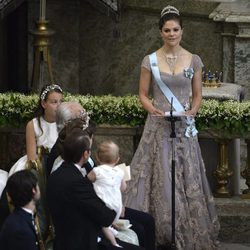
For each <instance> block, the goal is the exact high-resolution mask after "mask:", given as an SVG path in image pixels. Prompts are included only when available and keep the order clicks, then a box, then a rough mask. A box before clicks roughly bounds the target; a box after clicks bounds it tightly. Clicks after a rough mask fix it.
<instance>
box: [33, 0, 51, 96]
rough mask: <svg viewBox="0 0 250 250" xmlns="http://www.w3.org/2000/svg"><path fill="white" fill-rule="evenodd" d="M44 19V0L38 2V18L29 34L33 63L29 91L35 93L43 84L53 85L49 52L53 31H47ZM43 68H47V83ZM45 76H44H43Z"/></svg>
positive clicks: (46, 22)
mask: <svg viewBox="0 0 250 250" xmlns="http://www.w3.org/2000/svg"><path fill="white" fill-rule="evenodd" d="M45 18H46V0H40V16H39V20H38V21H36V29H35V30H31V31H30V33H31V34H32V35H33V37H34V42H33V45H34V63H33V72H32V80H31V85H30V90H31V91H32V92H36V91H37V90H38V89H39V88H41V86H42V85H44V84H45V83H50V84H53V83H54V78H53V73H52V66H51V58H50V52H49V45H50V38H51V36H52V35H53V34H54V31H52V30H50V29H48V23H49V21H47V20H45ZM44 67H47V71H48V78H49V80H48V81H46V82H45V81H44ZM45 75H46V74H45Z"/></svg>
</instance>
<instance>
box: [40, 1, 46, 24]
mask: <svg viewBox="0 0 250 250" xmlns="http://www.w3.org/2000/svg"><path fill="white" fill-rule="evenodd" d="M45 13H46V0H40V20H43V21H44V20H45Z"/></svg>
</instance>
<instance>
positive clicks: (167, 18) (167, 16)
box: [159, 13, 183, 30]
mask: <svg viewBox="0 0 250 250" xmlns="http://www.w3.org/2000/svg"><path fill="white" fill-rule="evenodd" d="M170 20H174V21H177V22H178V23H179V24H180V26H181V29H182V28H183V25H182V18H181V17H180V15H177V14H175V13H166V14H165V15H163V16H162V17H161V18H160V20H159V29H160V30H162V27H163V25H164V24H165V23H166V22H167V21H170Z"/></svg>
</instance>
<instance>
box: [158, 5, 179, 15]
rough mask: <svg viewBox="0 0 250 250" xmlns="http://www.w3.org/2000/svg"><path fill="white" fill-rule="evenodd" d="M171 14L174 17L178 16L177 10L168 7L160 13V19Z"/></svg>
mask: <svg viewBox="0 0 250 250" xmlns="http://www.w3.org/2000/svg"><path fill="white" fill-rule="evenodd" d="M169 13H173V14H176V15H178V16H179V15H180V12H179V10H177V9H176V8H175V7H174V6H171V5H168V6H166V7H165V8H163V10H162V11H161V17H163V16H165V15H166V14H169Z"/></svg>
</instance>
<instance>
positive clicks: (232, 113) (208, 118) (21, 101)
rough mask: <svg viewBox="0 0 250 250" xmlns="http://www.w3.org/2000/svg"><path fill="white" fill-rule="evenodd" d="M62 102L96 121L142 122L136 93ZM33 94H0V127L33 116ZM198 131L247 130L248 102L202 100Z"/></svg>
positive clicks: (143, 114)
mask: <svg viewBox="0 0 250 250" xmlns="http://www.w3.org/2000/svg"><path fill="white" fill-rule="evenodd" d="M64 100H65V101H77V102H79V103H80V104H81V105H82V106H83V107H84V108H85V109H86V110H87V111H88V114H89V116H90V118H91V119H92V120H94V121H95V122H96V123H97V124H109V125H128V126H140V125H144V123H145V119H146V116H147V112H146V111H145V110H144V109H143V107H142V105H141V103H140V101H139V98H138V96H137V95H127V96H112V95H103V96H91V95H72V94H68V93H66V94H64ZM37 102H38V96H37V95H36V94H32V95H24V94H20V93H4V94H3V93H0V127H5V126H8V127H16V126H19V125H20V124H25V123H26V122H27V121H28V120H30V119H32V118H33V116H34V111H35V109H36V106H37ZM196 125H197V128H198V130H206V129H211V130H217V131H219V130H221V131H223V132H224V133H227V134H232V133H235V134H241V135H242V134H245V133H250V101H245V102H241V103H240V102H237V101H223V102H220V101H217V100H214V99H210V100H203V102H202V106H201V108H200V110H199V113H198V114H197V117H196Z"/></svg>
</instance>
